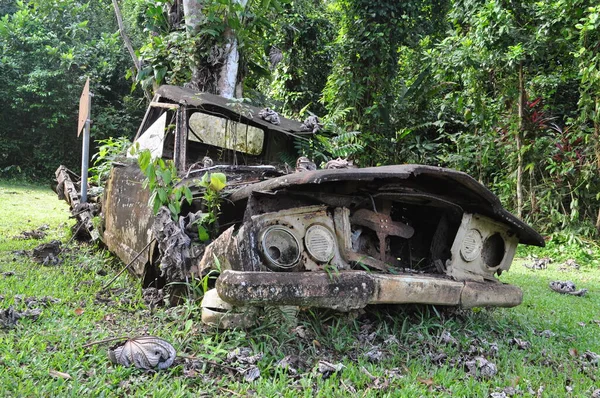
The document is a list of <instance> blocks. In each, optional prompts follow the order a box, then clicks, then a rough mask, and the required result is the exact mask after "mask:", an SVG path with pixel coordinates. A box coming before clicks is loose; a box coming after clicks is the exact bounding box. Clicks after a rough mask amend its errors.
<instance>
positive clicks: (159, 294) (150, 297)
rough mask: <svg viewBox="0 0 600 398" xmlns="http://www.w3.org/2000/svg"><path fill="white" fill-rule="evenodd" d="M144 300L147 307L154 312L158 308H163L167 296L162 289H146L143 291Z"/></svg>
mask: <svg viewBox="0 0 600 398" xmlns="http://www.w3.org/2000/svg"><path fill="white" fill-rule="evenodd" d="M142 298H143V299H144V302H145V303H146V306H148V308H150V310H153V309H154V308H156V307H161V306H163V305H164V300H165V294H164V292H163V290H162V289H157V288H155V287H148V288H146V289H142Z"/></svg>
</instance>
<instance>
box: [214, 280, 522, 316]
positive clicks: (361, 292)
mask: <svg viewBox="0 0 600 398" xmlns="http://www.w3.org/2000/svg"><path fill="white" fill-rule="evenodd" d="M216 288H217V292H218V293H219V296H220V297H221V298H222V299H223V300H225V301H227V302H229V303H231V304H233V305H239V306H243V305H296V306H309V307H321V308H332V309H334V310H339V311H349V310H352V309H358V308H363V307H365V306H366V305H367V304H434V305H451V306H460V307H462V308H472V307H515V306H517V305H519V304H521V302H522V301H523V292H522V291H521V289H520V288H518V287H516V286H512V285H507V284H502V283H499V282H464V281H455V280H452V279H448V278H446V277H443V276H439V277H435V276H424V275H412V274H406V275H386V274H375V273H368V272H364V271H340V272H338V273H335V274H334V273H326V272H246V271H232V270H226V271H224V272H223V273H222V274H221V276H220V277H219V279H218V280H217V286H216Z"/></svg>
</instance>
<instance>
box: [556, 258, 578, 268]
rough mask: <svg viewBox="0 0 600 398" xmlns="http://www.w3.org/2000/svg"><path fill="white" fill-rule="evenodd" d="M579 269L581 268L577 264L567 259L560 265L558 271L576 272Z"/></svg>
mask: <svg viewBox="0 0 600 398" xmlns="http://www.w3.org/2000/svg"><path fill="white" fill-rule="evenodd" d="M579 268H581V266H580V265H579V264H578V263H577V261H575V260H573V259H572V258H570V259H568V260H567V261H565V262H564V263H562V264H561V265H560V266H559V267H558V270H559V271H577V270H579Z"/></svg>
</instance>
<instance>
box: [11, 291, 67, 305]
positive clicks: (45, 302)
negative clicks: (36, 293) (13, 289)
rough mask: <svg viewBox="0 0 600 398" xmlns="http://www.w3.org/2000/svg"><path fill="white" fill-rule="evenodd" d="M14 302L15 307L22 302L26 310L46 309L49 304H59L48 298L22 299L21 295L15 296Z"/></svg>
mask: <svg viewBox="0 0 600 398" xmlns="http://www.w3.org/2000/svg"><path fill="white" fill-rule="evenodd" d="M14 301H15V305H19V304H21V302H22V303H24V304H25V305H26V306H27V308H37V307H48V306H49V305H50V304H57V303H59V302H60V300H59V299H57V298H54V297H50V296H43V297H33V296H32V297H23V295H22V294H17V295H15V297H14Z"/></svg>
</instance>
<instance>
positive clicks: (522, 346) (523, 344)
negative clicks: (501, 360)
mask: <svg viewBox="0 0 600 398" xmlns="http://www.w3.org/2000/svg"><path fill="white" fill-rule="evenodd" d="M508 344H510V345H513V346H516V347H517V348H518V349H519V350H527V349H528V348H529V347H531V343H529V341H525V340H521V339H519V338H516V337H513V338H512V339H510V341H509V342H508Z"/></svg>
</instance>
